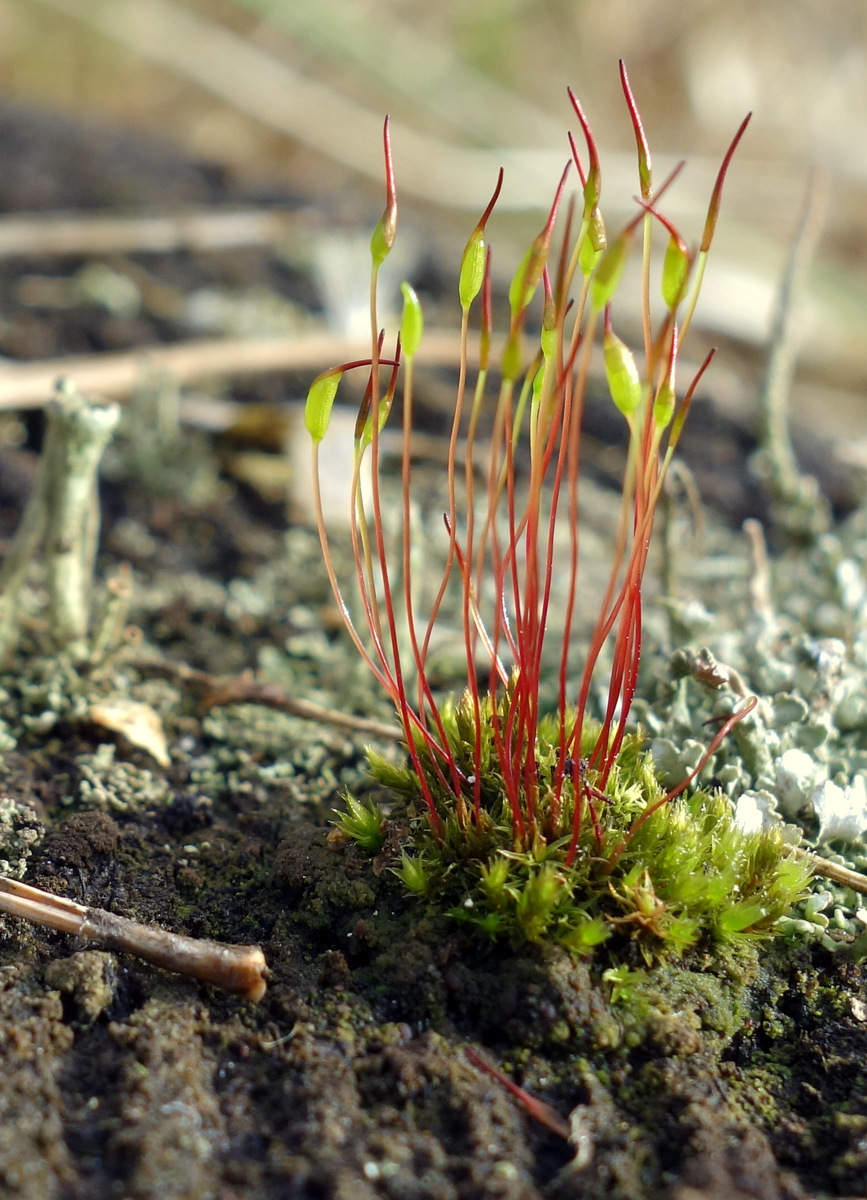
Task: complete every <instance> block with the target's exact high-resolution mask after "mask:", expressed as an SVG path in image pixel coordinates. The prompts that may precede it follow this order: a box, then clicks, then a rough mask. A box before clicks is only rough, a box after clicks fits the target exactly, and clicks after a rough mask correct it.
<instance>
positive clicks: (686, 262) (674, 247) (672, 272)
mask: <svg viewBox="0 0 867 1200" xmlns="http://www.w3.org/2000/svg"><path fill="white" fill-rule="evenodd" d="M691 266H692V263H691V262H690V258H689V252H688V250H687V249H686V246H684V244H683V242H682V241H680V240H679V239H678V238H676V237H670V238H669V240H668V246H667V248H666V251H665V258H664V259H663V262H662V281H661V289H662V299H663V300H664V301H665V306H666V308H668V309H670V310H673V309H675V308H677V306H678V304H680V302H681V300H682V299H683V297H684V296H685V295H686V289H687V285H688V283H689V271H690V267H691Z"/></svg>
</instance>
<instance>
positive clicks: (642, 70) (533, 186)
mask: <svg viewBox="0 0 867 1200" xmlns="http://www.w3.org/2000/svg"><path fill="white" fill-rule="evenodd" d="M618 57H623V58H625V59H626V61H627V64H628V67H629V71H630V76H631V79H632V84H633V88H634V91H635V93H636V95H637V97H638V99H639V102H640V105H641V108H642V112H643V115H644V118H645V124H646V127H647V130H648V133H649V136H650V139H651V145H652V147H653V148H654V150H655V152H656V156H657V160H658V162H659V170H660V172H661V171H662V170H664V169H665V168H666V166H667V165H668V164H670V163H671V162H673V161H674V158H675V156H685V157H688V158H689V159H690V168H689V171H688V172H685V174H684V178H683V181H682V182H679V183H678V189H677V193H676V195H674V194H673V197H672V207H673V211H674V215H675V216H676V217H677V219H678V220H680V221H681V222H682V224H683V226H684V230H685V232H686V234H687V236H688V237H690V236H691V237H692V238H695V237H697V235H698V232H699V230H700V227H701V221H702V218H703V212H704V207H705V205H706V202H707V195H708V191H709V187H710V182H711V180H712V178H713V171H714V170H715V166H716V163H717V161H718V159H719V157H720V155H721V154H722V152H723V150H724V148H725V146H726V144H727V143H728V140H729V138H730V136H731V134H732V132H733V130H734V129H735V128H736V126H737V124H738V122H739V121H740V119H741V117H742V116H743V114H744V112H745V111H746V110H748V109H752V110H754V113H755V116H754V119H753V123H752V125H751V127H750V130H749V134H748V137H747V139H746V140H745V142H744V144H743V148H742V150H741V151H740V152H739V155H738V159H737V161H736V164H735V167H734V168H733V170H732V172H731V177H730V182H729V186H728V191H727V196H726V206H725V216H724V220H723V222H722V223H721V226H720V237H719V245H718V247H717V250H716V261H715V263H714V267H713V270H712V271H711V272H710V277H709V294H708V296H707V297H706V299H705V301H704V303H703V308H702V312H703V316H704V320H705V323H706V324H707V325H708V326H709V327H710V329H711V331H712V332H713V334H714V336H716V337H717V338H722V339H723V340H728V341H730V342H731V343H732V344H734V345H735V346H736V347H737V348H738V350H739V352H740V353H741V354H742V355H743V356H745V359H746V360H747V361H750V360H752V361H754V362H755V363H758V362H759V361H760V359H761V355H762V348H763V346H764V345H765V344H766V342H767V339H768V337H769V330H770V323H771V314H772V309H773V302H774V296H775V293H776V289H777V286H778V283H779V280H780V277H781V275H782V272H783V268H784V263H785V260H786V256H787V253H788V250H789V247H790V245H791V242H792V238H793V236H794V231H795V229H796V227H797V223H798V218H799V213H800V211H801V208H802V205H803V202H804V195H805V191H806V189H807V187H808V179H809V177H810V172H811V169H812V168H813V167H818V168H820V178H826V180H827V193H828V196H829V198H830V199H829V203H828V205H827V208H826V213H825V224H824V231H823V237H822V241H821V249H820V253H819V256H818V259H817V261H816V263H815V264H814V267H813V272H812V279H811V285H810V288H809V292H808V295H807V298H806V301H805V303H804V305H803V321H802V324H803V346H802V372H801V382H800V384H799V387H798V389H797V400H798V404H799V405H800V407H801V410H802V412H804V413H806V414H807V417H808V419H814V420H816V421H821V422H822V425H823V428H824V427H825V425H826V424H828V423H830V427H831V432H833V431H835V430H837V431H838V432H845V433H846V434H847V436H849V437H852V436H854V435H856V434H857V433H858V430H859V428H860V424H861V418H862V415H863V410H862V409H861V407H860V406H861V394H862V391H863V387H864V384H865V382H867V337H865V336H864V330H865V329H867V204H865V194H867V137H865V131H867V6H865V5H864V4H863V3H861V2H860V0H831V2H830V3H828V2H825V0H763V3H761V4H758V5H757V4H755V3H752V2H751V0H728V2H727V3H725V4H723V3H720V2H719V0H690V3H689V4H683V3H682V0H568V2H567V0H443V2H442V3H438V4H421V3H419V2H418V0H315V2H313V0H0V90H2V96H3V98H4V100H5V101H7V102H23V103H26V104H27V105H35V106H38V107H39V108H40V109H43V110H49V111H52V112H57V113H63V114H65V115H66V116H74V117H76V118H83V119H86V120H87V121H90V122H97V123H100V124H101V125H104V126H115V127H122V128H124V129H127V130H132V131H136V132H137V133H140V134H145V135H149V136H155V137H159V138H166V139H170V140H171V141H172V142H173V143H175V144H176V146H177V147H179V148H181V149H182V150H183V152H184V153H185V154H187V155H189V156H191V157H193V158H195V159H198V160H207V161H210V162H213V163H216V164H220V165H222V167H223V168H225V170H226V171H227V172H228V173H229V175H230V177H231V178H232V179H233V180H234V181H237V182H238V183H239V184H241V185H243V187H244V189H245V191H246V194H248V195H251V196H255V195H259V196H263V197H266V196H268V195H269V194H270V192H269V189H272V190H275V191H281V190H282V192H284V193H285V192H286V191H288V192H290V193H292V194H294V195H297V196H298V197H303V198H304V199H305V200H306V201H312V202H313V204H314V205H317V206H320V207H321V208H322V210H323V211H325V212H326V213H328V214H329V219H330V220H333V221H334V222H335V223H337V224H346V225H352V224H353V223H359V224H362V225H365V226H366V225H367V224H369V222H370V221H371V219H375V217H376V216H377V215H378V212H379V210H380V208H381V196H382V186H381V183H380V182H379V179H380V171H381V151H380V133H379V131H380V127H381V121H382V115H383V114H384V113H385V112H389V113H391V115H392V119H393V123H394V126H393V128H394V134H393V140H394V150H395V157H396V162H397V168H398V173H399V184H400V188H401V194H402V200H403V205H404V210H405V212H406V213H407V214H408V215H409V218H410V221H412V219H413V210H414V209H415V210H416V214H417V216H418V220H419V223H420V222H421V219H422V218H423V219H424V222H425V228H426V229H432V230H433V231H434V232H433V234H432V235H431V236H436V235H438V234H439V233H440V232H442V233H443V234H444V235H448V234H449V233H453V234H454V235H455V236H456V235H457V233H458V232H460V233H461V236H465V235H466V231H467V230H468V229H469V227H470V226H471V224H472V222H473V220H474V215H475V213H477V212H478V210H479V207H480V205H481V204H483V203H484V201H485V199H486V197H487V195H488V194H489V191H490V187H491V183H492V181H493V179H494V177H495V173H496V168H497V166H498V165H500V163H502V164H503V165H504V166H505V167H506V170H507V184H506V188H505V191H504V195H503V203H502V208H503V212H504V214H505V215H503V216H502V217H501V221H502V228H503V230H504V231H505V232H506V236H508V235H509V234H510V233H512V232H514V233H516V234H517V233H518V232H520V233H521V235H522V237H523V234H524V232H525V231H529V232H530V233H532V232H534V227H535V225H536V224H537V223H538V211H539V209H540V207H541V206H542V205H544V204H546V203H547V201H548V198H549V197H550V194H551V191H552V188H553V185H554V182H555V181H556V178H557V176H558V174H559V170H560V168H561V166H562V163H563V161H564V159H565V145H566V144H565V137H564V132H565V129H566V128H567V127H569V125H570V124H571V125H573V126H574V124H575V121H574V117H572V114H571V111H570V109H569V106H568V102H567V99H566V95H565V88H566V85H567V84H571V86H572V87H573V88H574V89H575V90H576V91H577V93H578V94H579V95H580V97H581V98H582V101H583V103H584V105H585V109H586V111H587V112H588V115H589V116H590V118H591V120H592V123H593V126H594V129H595V131H596V135H597V139H598V141H599V143H600V145H601V147H602V148H603V162H604V164H606V176H605V180H606V193H605V199H607V202H608V208H607V214H606V215H607V216H608V219H609V222H610V221H611V219H612V218H611V212H612V208H611V205H612V202H613V203H614V210H613V211H614V213H615V214H618V213H625V212H627V211H628V204H629V201H630V197H631V195H632V194H633V193H634V191H635V182H634V151H633V144H632V134H631V129H630V126H629V123H628V121H627V119H626V114H625V111H624V108H623V104H622V99H621V96H620V91H619V84H618V78H617V69H616V64H617V59H618ZM603 209H604V210H605V204H603ZM522 214H526V215H525V216H523V215H522ZM496 236H497V234H496V230H495V237H496ZM501 236H502V235H501ZM811 414H812V416H811ZM837 423H839V426H838V424H837Z"/></svg>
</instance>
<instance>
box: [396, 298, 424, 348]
mask: <svg viewBox="0 0 867 1200" xmlns="http://www.w3.org/2000/svg"><path fill="white" fill-rule="evenodd" d="M400 290H401V291H402V292H403V316H402V317H401V320H400V344H401V346H402V347H403V352H404V354H405V355H406V357H407V358H413V357H414V355H415V352H416V351H417V350H418V348H419V344H420V342H421V335H422V332H423V331H424V318H423V316H422V311H421V304H420V303H419V299H418V296H417V295H416V294H415V289H414V288H412V287H410V285H409V284H408V283H402V284H401V285H400Z"/></svg>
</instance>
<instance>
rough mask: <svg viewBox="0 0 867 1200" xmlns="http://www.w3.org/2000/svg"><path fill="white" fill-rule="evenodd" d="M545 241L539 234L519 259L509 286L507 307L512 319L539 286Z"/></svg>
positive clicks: (522, 308) (543, 267) (542, 269)
mask: <svg viewBox="0 0 867 1200" xmlns="http://www.w3.org/2000/svg"><path fill="white" fill-rule="evenodd" d="M546 251H547V242H543V241H542V240H541V234H540V236H539V237H537V238H536V240H535V241H534V242H533V244H532V245H531V246H530V248H529V249H528V250H527V253H526V254H525V255H524V257H523V258H522V259H521V265H520V266H519V267H518V269H517V271H516V272H515V274H514V276H513V278H512V283H511V285H510V287H509V307H510V308H511V310H512V319H513V320H514V319H515V318H516V317H518V316H520V314H521V313H522V312H524V310H525V309H526V308H527V306H528V305H529V303H530V301H531V300H532V299H533V294H534V292H535V291H536V288H537V287H538V286H539V280H540V279H541V278H542V272H543V271H544V269H545V253H546Z"/></svg>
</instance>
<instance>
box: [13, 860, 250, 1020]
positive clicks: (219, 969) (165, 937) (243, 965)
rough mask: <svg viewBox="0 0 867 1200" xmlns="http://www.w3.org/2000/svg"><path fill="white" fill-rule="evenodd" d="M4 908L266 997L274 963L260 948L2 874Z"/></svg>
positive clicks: (106, 945)
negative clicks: (193, 934) (149, 920)
mask: <svg viewBox="0 0 867 1200" xmlns="http://www.w3.org/2000/svg"><path fill="white" fill-rule="evenodd" d="M0 911H3V912H6V913H10V914H11V915H12V916H14V917H23V918H24V920H26V921H34V922H36V924H38V925H47V926H48V927H49V928H50V929H59V930H60V931H61V932H62V933H71V934H73V935H74V936H76V937H80V938H84V939H85V941H88V942H92V943H93V944H94V945H95V946H98V947H99V948H100V949H102V950H116V951H121V952H122V953H125V954H134V955H135V956H136V957H137V958H142V959H144V961H145V962H149V963H152V964H153V965H154V966H155V967H162V968H163V969H164V970H166V971H174V972H175V974H177V975H188V976H190V977H191V978H192V979H200V980H201V981H202V982H203V983H210V984H213V985H214V986H215V987H219V988H223V989H224V990H225V991H227V992H233V993H234V994H235V995H238V996H243V997H244V999H245V1000H252V1001H253V1002H254V1003H255V1002H256V1001H258V1000H261V999H262V997H263V996H264V995H265V987H266V981H267V978H268V967H267V965H266V963H265V955H264V954H263V953H262V951H261V950H260V948H259V947H258V946H233V945H230V944H228V943H226V942H212V941H209V940H208V939H206V938H190V937H184V936H182V935H181V934H177V933H168V932H167V931H166V930H165V929H158V928H157V927H156V926H153V925H142V924H140V923H139V922H138V921H131V920H130V919H129V918H128V917H118V916H116V915H115V914H114V913H110V912H106V910H105V909H103V908H88V907H87V906H86V905H84V904H77V903H76V902H75V901H74V900H67V899H65V898H64V897H63V896H55V895H53V894H52V893H51V892H45V891H43V890H42V889H41V888H35V887H31V886H30V885H29V884H27V883H20V882H19V881H18V880H17V879H9V878H7V876H5V875H0Z"/></svg>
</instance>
